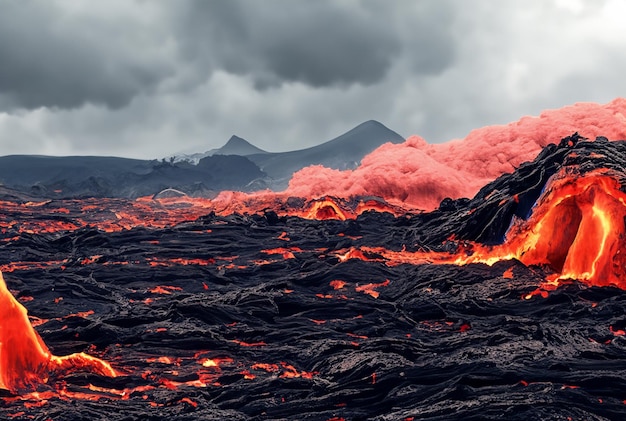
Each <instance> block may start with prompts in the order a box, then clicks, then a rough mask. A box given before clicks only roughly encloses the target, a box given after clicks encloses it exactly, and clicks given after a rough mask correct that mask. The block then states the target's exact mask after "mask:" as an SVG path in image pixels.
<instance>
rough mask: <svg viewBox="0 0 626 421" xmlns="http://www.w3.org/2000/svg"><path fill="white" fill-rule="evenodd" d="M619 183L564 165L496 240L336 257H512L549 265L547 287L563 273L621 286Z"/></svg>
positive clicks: (625, 235)
mask: <svg viewBox="0 0 626 421" xmlns="http://www.w3.org/2000/svg"><path fill="white" fill-rule="evenodd" d="M620 187H621V185H620V183H619V181H618V180H617V179H616V178H615V177H614V176H612V175H611V174H609V173H608V172H606V171H592V172H589V173H587V174H585V175H577V174H571V171H565V170H563V171H561V172H560V173H559V174H557V175H556V176H555V177H554V180H552V181H551V182H550V183H548V186H547V187H546V191H545V192H544V193H543V195H542V196H541V197H540V199H539V200H538V202H537V204H536V206H535V208H534V210H533V213H532V215H531V217H530V218H529V219H528V220H515V221H514V222H513V226H512V227H511V228H510V230H509V232H508V233H507V236H506V240H505V242H504V243H503V244H501V245H498V246H486V245H482V244H477V243H472V242H466V243H464V244H460V245H459V250H458V251H457V252H456V253H453V254H446V253H434V252H407V251H404V250H403V251H391V250H387V249H384V248H379V247H361V248H358V249H355V248H352V249H349V250H347V251H345V250H344V251H343V252H342V253H340V252H338V254H337V255H338V257H339V258H340V259H341V260H346V259H354V258H357V259H361V260H372V259H371V258H369V257H367V255H368V254H370V255H378V256H383V257H384V258H385V259H386V261H387V265H397V264H400V263H410V264H424V263H435V264H457V265H466V264H469V263H485V264H488V265H493V264H494V263H496V262H498V261H502V260H509V259H517V260H519V261H521V262H522V263H524V264H525V265H527V266H532V265H542V266H547V267H548V268H549V269H550V270H552V271H553V272H554V275H553V276H552V277H549V279H548V280H549V284H548V285H551V286H552V288H551V289H554V287H556V286H558V284H559V280H565V279H576V280H579V281H581V282H584V283H586V284H588V285H594V286H608V285H614V286H617V287H619V288H622V289H626V256H625V253H624V250H626V227H625V219H626V193H624V192H623V191H622V190H621V189H620ZM506 276H507V277H509V276H510V275H509V274H507V275H506Z"/></svg>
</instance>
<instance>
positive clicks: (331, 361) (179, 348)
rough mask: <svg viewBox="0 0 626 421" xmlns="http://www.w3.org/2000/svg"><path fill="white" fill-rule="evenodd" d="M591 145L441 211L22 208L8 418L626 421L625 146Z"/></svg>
mask: <svg viewBox="0 0 626 421" xmlns="http://www.w3.org/2000/svg"><path fill="white" fill-rule="evenodd" d="M607 131H608V130H607ZM611 133H614V132H611ZM611 133H610V135H611ZM584 136H588V134H587V133H585V132H583V131H582V130H581V133H580V134H578V133H574V132H571V133H569V135H568V136H566V137H563V138H562V139H561V138H556V139H554V143H550V142H546V144H545V145H544V146H543V147H542V148H539V149H538V150H537V154H536V156H535V157H534V158H533V159H532V160H531V161H529V162H523V163H522V162H520V163H515V164H514V165H512V164H508V165H509V167H510V168H511V169H512V170H511V171H510V172H505V173H501V174H499V176H498V177H497V178H496V177H494V178H495V179H492V180H491V181H489V182H486V183H485V184H484V185H483V186H482V187H481V188H479V189H477V191H476V193H475V194H474V195H473V198H471V199H470V198H460V197H458V196H457V197H452V196H451V197H444V198H440V199H439V203H438V205H437V206H435V207H432V209H427V210H419V209H418V206H417V205H418V204H420V203H422V204H423V203H430V202H431V201H432V200H434V199H433V198H434V197H436V195H435V194H434V193H437V192H433V191H426V192H422V195H421V196H419V197H418V196H416V195H414V196H407V198H408V197H413V200H414V201H412V202H411V200H407V201H405V203H404V204H403V203H402V202H401V201H400V200H397V199H398V192H397V191H395V190H390V194H388V195H387V196H382V195H381V196H371V195H346V196H333V195H328V194H327V195H322V196H308V197H306V196H296V195H289V191H288V192H287V193H285V194H278V193H271V192H265V193H263V194H243V193H228V194H227V193H223V194H222V195H220V196H218V198H216V199H215V200H209V199H200V198H191V197H187V196H171V197H157V198H150V197H147V198H141V199H138V200H129V199H124V198H93V197H92V198H83V199H77V198H72V199H49V200H45V201H36V200H35V201H33V200H30V199H29V200H26V197H23V198H19V197H18V196H17V195H14V196H8V195H7V196H6V199H5V201H3V202H2V203H1V206H2V209H3V212H2V214H0V270H1V271H2V272H3V273H4V280H5V281H6V284H5V283H4V282H2V283H0V287H1V288H0V300H1V302H0V317H2V319H1V322H2V324H1V325H0V389H2V391H0V413H1V414H2V416H3V417H4V418H6V419H18V420H19V419H42V420H46V419H52V420H55V421H58V420H76V419H85V420H87V419H89V420H91V419H110V420H134V419H137V420H139V419H155V420H156V419H163V418H169V419H173V420H190V419H203V420H204V419H209V420H210V419H220V420H221V419H233V420H238V419H240V420H247V419H258V420H264V419H293V420H337V421H338V420H361V419H363V420H365V419H378V420H388V419H394V420H396V419H397V420H407V421H408V420H455V419H458V420H484V419H494V420H495V419H507V420H527V419H584V420H606V419H610V420H611V419H615V420H618V419H623V418H624V416H625V415H626V380H624V379H625V378H626V376H625V374H626V317H625V316H624V314H625V312H624V308H625V306H626V294H625V293H624V289H626V261H625V259H624V251H625V250H626V247H625V246H626V244H625V241H626V232H625V231H626V226H625V217H626V189H625V188H624V187H623V186H624V185H625V183H626V176H625V174H626V141H624V140H620V139H619V138H615V137H613V136H612V135H611V137H608V136H607V137H601V136H599V137H594V138H590V139H588V138H586V137H584ZM609 139H610V141H609ZM542 142H543V140H542ZM407 144H408V145H409V146H406V145H405V146H404V147H408V148H415V146H416V145H418V144H419V142H417V141H415V140H412V141H411V140H408V141H407ZM410 145H413V146H410ZM396 147H400V146H394V145H392V146H387V147H386V148H387V149H386V150H389V149H390V148H391V149H393V148H396ZM383 152H384V151H383ZM379 153H380V151H379ZM432 156H434V155H432ZM368 159H371V158H369V157H368V158H366V159H365V160H364V161H365V164H366V165H367V164H368ZM433 159H434V158H433ZM438 159H439V158H438ZM369 162H370V163H371V161H369ZM503 166H504V165H503ZM370 168H371V167H370ZM485 168H486V169H488V168H489V166H488V165H485ZM461 170H462V169H459V171H461ZM311 171H312V170H311ZM320 171H321V172H325V171H326V170H324V169H321V170H320ZM334 171H336V170H334ZM357 171H358V169H357V170H354V171H353V172H351V173H347V174H344V175H345V176H346V177H353V176H354V174H355V173H356V172H357ZM326 174H328V172H326ZM487 176H488V174H487V173H486V172H485V173H484V174H480V175H479V176H478V178H480V179H484V178H486V177H487ZM291 193H293V191H292V192H291ZM440 193H441V192H438V193H437V194H440ZM226 198H228V200H226ZM424 198H426V199H424ZM9 199H10V200H9ZM441 199H443V200H441ZM420 200H421V202H420ZM424 200H426V202H424ZM61 362H64V363H61Z"/></svg>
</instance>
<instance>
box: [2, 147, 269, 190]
mask: <svg viewBox="0 0 626 421" xmlns="http://www.w3.org/2000/svg"><path fill="white" fill-rule="evenodd" d="M265 178H266V175H265V174H264V173H263V172H262V171H261V170H260V169H259V168H258V167H257V166H256V165H255V164H254V163H253V162H252V161H250V160H249V159H247V158H245V157H242V156H237V155H218V156H211V157H206V158H203V159H201V160H200V161H199V163H198V165H190V164H187V163H172V162H166V161H156V160H153V161H144V160H137V159H126V158H115V157H95V156H70V157H52V156H32V155H31V156H28V155H12V156H4V157H0V186H2V187H4V188H6V189H11V190H8V191H13V190H15V191H18V192H23V193H25V194H28V195H33V196H36V197H46V198H53V197H56V198H61V197H62V198H73V197H129V198H135V197H139V196H151V195H154V194H157V193H158V192H160V191H161V190H164V189H168V188H174V189H177V190H181V191H183V192H185V193H187V194H193V195H202V196H207V195H211V194H212V193H215V192H218V191H221V190H242V191H246V190H250V189H252V188H253V187H251V186H252V185H254V188H263V187H265V184H264V181H263V180H264V179H265ZM250 183H253V184H250ZM11 194H13V195H15V194H14V193H11Z"/></svg>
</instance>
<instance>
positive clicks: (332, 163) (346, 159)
mask: <svg viewBox="0 0 626 421" xmlns="http://www.w3.org/2000/svg"><path fill="white" fill-rule="evenodd" d="M387 142H391V143H402V142H404V138H403V137H402V136H400V135H399V134H398V133H396V132H394V131H393V130H390V129H389V128H387V127H385V126H384V125H383V124H381V123H379V122H377V121H374V120H370V121H366V122H365V123H362V124H360V125H358V126H357V127H355V128H354V129H352V130H350V131H348V132H346V133H344V134H342V135H341V136H339V137H336V138H335V139H332V140H329V141H328V142H325V143H322V144H321V145H317V146H313V147H311V148H307V149H301V150H297V151H290V152H279V153H264V154H255V155H250V156H248V158H250V160H251V161H253V162H254V163H256V164H257V165H258V166H259V167H260V168H261V170H263V172H265V173H266V174H267V175H268V176H270V177H271V178H272V179H273V180H274V183H273V186H272V187H273V188H274V189H275V190H282V189H284V188H286V187H287V183H288V181H289V179H290V178H291V176H292V175H293V173H294V172H296V171H298V170H301V169H302V168H304V167H308V166H310V165H316V164H320V165H324V166H325V167H329V168H335V169H339V170H345V169H353V168H356V167H357V166H358V165H359V163H360V162H361V159H363V157H364V156H365V155H367V154H369V153H370V152H372V151H373V150H374V149H376V148H377V147H379V146H381V145H382V144H384V143H387Z"/></svg>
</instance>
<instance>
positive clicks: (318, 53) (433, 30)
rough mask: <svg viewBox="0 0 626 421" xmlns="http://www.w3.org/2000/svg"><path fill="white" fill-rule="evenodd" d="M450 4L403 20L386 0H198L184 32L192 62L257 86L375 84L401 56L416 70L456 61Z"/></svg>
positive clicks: (189, 11)
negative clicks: (246, 77) (247, 77)
mask: <svg viewBox="0 0 626 421" xmlns="http://www.w3.org/2000/svg"><path fill="white" fill-rule="evenodd" d="M446 4H447V2H437V3H434V2H432V3H431V4H429V5H426V6H419V8H421V9H422V10H417V11H416V13H412V14H411V20H408V19H407V20H404V18H405V17H403V16H399V15H397V14H395V13H394V10H395V8H394V7H393V4H389V3H387V2H384V3H383V2H373V1H362V2H354V1H345V2H339V1H326V0H316V1H306V2H296V1H292V0H267V1H263V2H253V1H242V0H230V1H224V2H214V1H201V0H197V1H192V2H190V3H188V4H187V6H188V8H187V10H186V14H184V15H183V18H182V19H181V21H180V22H179V24H180V27H179V31H180V32H179V33H180V34H181V39H182V40H183V42H184V44H183V48H184V54H185V55H186V57H187V59H189V60H191V61H198V62H199V63H202V65H204V66H205V69H207V71H208V70H210V69H223V70H226V71H228V72H231V73H235V74H242V75H250V76H251V77H252V78H253V80H254V82H255V83H256V85H257V87H266V86H268V85H279V84H281V83H283V82H302V83H305V84H307V85H310V86H313V87H327V86H334V85H349V84H353V83H358V84H362V85H371V84H374V83H377V82H379V81H381V80H382V79H383V78H384V77H385V75H386V74H387V72H388V71H389V69H390V67H391V66H392V64H393V63H394V60H397V59H398V58H399V57H400V56H401V54H409V55H410V56H411V60H412V62H413V64H414V69H413V70H414V71H415V72H416V73H418V74H420V73H423V74H430V73H437V72H440V71H442V70H443V69H444V68H446V67H447V66H449V65H450V64H451V63H452V61H453V58H454V57H453V51H454V49H453V39H452V37H451V35H450V28H449V26H448V25H447V24H448V23H449V12H448V10H449V9H448V8H447V6H446ZM433 12H434V14H433ZM409 24H410V28H409V27H407V26H408V25H409ZM402 25H407V26H404V27H403V26H402Z"/></svg>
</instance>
